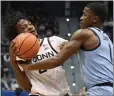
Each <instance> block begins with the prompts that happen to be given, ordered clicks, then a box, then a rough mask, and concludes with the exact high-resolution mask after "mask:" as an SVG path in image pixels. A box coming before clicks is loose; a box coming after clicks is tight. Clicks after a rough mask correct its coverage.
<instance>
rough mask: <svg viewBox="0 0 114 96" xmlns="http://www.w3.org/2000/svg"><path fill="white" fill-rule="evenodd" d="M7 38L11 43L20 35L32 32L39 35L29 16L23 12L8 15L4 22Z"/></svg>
mask: <svg viewBox="0 0 114 96" xmlns="http://www.w3.org/2000/svg"><path fill="white" fill-rule="evenodd" d="M4 27H5V36H6V38H8V39H9V40H10V41H11V40H13V39H14V38H15V37H16V36H17V35H18V34H20V33H24V32H31V33H33V34H35V35H37V32H36V30H35V27H34V26H33V25H32V24H31V22H29V20H28V18H27V16H26V15H25V14H22V13H21V12H18V11H17V12H15V11H13V12H10V13H8V14H6V16H5V20H4Z"/></svg>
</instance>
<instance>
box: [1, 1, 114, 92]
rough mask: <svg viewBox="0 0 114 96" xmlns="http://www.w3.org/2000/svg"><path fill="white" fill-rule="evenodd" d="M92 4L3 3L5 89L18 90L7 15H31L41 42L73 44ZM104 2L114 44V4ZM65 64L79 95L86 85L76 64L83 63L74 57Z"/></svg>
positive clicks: (60, 2)
mask: <svg viewBox="0 0 114 96" xmlns="http://www.w3.org/2000/svg"><path fill="white" fill-rule="evenodd" d="M90 2H92V1H1V18H2V19H1V77H2V79H1V89H2V90H15V89H16V88H18V85H17V83H16V80H15V77H14V73H13V71H12V68H11V66H10V64H9V61H10V58H9V41H7V39H6V38H5V37H4V30H5V25H4V24H3V21H4V17H5V15H6V13H7V12H10V11H13V10H16V11H18V12H19V13H20V12H22V13H25V14H27V16H28V17H29V19H30V20H31V21H32V23H33V24H34V25H35V27H36V29H37V32H38V34H39V36H40V38H44V37H46V36H47V37H50V36H53V35H57V36H60V37H62V38H65V39H68V40H69V38H70V37H71V35H72V34H73V33H74V32H75V31H76V30H77V29H78V28H79V20H80V16H81V15H82V11H83V8H84V6H85V5H86V4H87V3H90ZM101 2H102V3H104V4H106V6H107V9H108V16H107V20H106V21H105V23H104V28H103V29H104V32H106V33H107V34H108V35H109V37H110V38H111V40H112V41H113V1H101ZM75 58H76V59H75ZM65 63H70V64H71V65H68V64H65V66H64V68H65V70H66V76H67V80H68V83H69V86H70V88H71V91H72V92H76V91H77V89H78V88H80V87H81V86H82V85H83V84H82V82H81V81H80V80H81V78H80V73H79V68H77V66H76V67H75V65H76V64H75V63H79V59H78V57H77V56H74V57H71V58H70V60H67V61H66V62H65ZM71 66H74V68H73V67H71ZM78 66H79V64H78Z"/></svg>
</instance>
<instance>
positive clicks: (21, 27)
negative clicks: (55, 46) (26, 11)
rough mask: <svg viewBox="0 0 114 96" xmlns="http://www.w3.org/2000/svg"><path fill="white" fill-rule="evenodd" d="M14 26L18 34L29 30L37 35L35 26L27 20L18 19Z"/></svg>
mask: <svg viewBox="0 0 114 96" xmlns="http://www.w3.org/2000/svg"><path fill="white" fill-rule="evenodd" d="M16 28H17V31H18V33H19V34H20V33H25V32H29V33H32V34H34V35H36V36H37V32H36V29H35V27H34V26H33V25H32V24H31V22H29V21H28V20H25V19H21V20H19V21H18V22H17V25H16Z"/></svg>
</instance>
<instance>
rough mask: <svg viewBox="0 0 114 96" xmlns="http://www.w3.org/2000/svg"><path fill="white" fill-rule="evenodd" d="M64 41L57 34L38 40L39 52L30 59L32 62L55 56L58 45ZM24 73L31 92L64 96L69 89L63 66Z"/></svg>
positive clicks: (49, 95) (48, 95)
mask: <svg viewBox="0 0 114 96" xmlns="http://www.w3.org/2000/svg"><path fill="white" fill-rule="evenodd" d="M64 42H66V40H64V39H62V38H60V37H57V36H52V37H50V38H44V39H43V40H41V42H40V45H41V46H40V49H39V52H38V54H37V56H36V57H34V58H33V59H32V63H36V62H38V61H40V60H44V59H46V58H49V57H52V56H55V55H56V54H57V53H58V52H59V51H60V45H61V44H62V43H64ZM26 75H27V77H28V78H29V80H30V82H31V84H32V88H31V93H34V94H36V93H38V92H39V93H40V94H42V95H46V96H64V95H66V94H67V93H69V91H70V89H69V86H68V83H67V81H66V77H65V70H64V69H63V66H58V67H56V68H53V69H49V70H34V71H27V72H26Z"/></svg>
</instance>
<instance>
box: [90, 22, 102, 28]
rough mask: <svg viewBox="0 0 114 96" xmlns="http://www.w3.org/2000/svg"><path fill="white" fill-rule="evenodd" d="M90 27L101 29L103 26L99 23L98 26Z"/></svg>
mask: <svg viewBox="0 0 114 96" xmlns="http://www.w3.org/2000/svg"><path fill="white" fill-rule="evenodd" d="M92 27H97V28H99V29H102V28H103V24H101V23H99V24H93V25H92Z"/></svg>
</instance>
